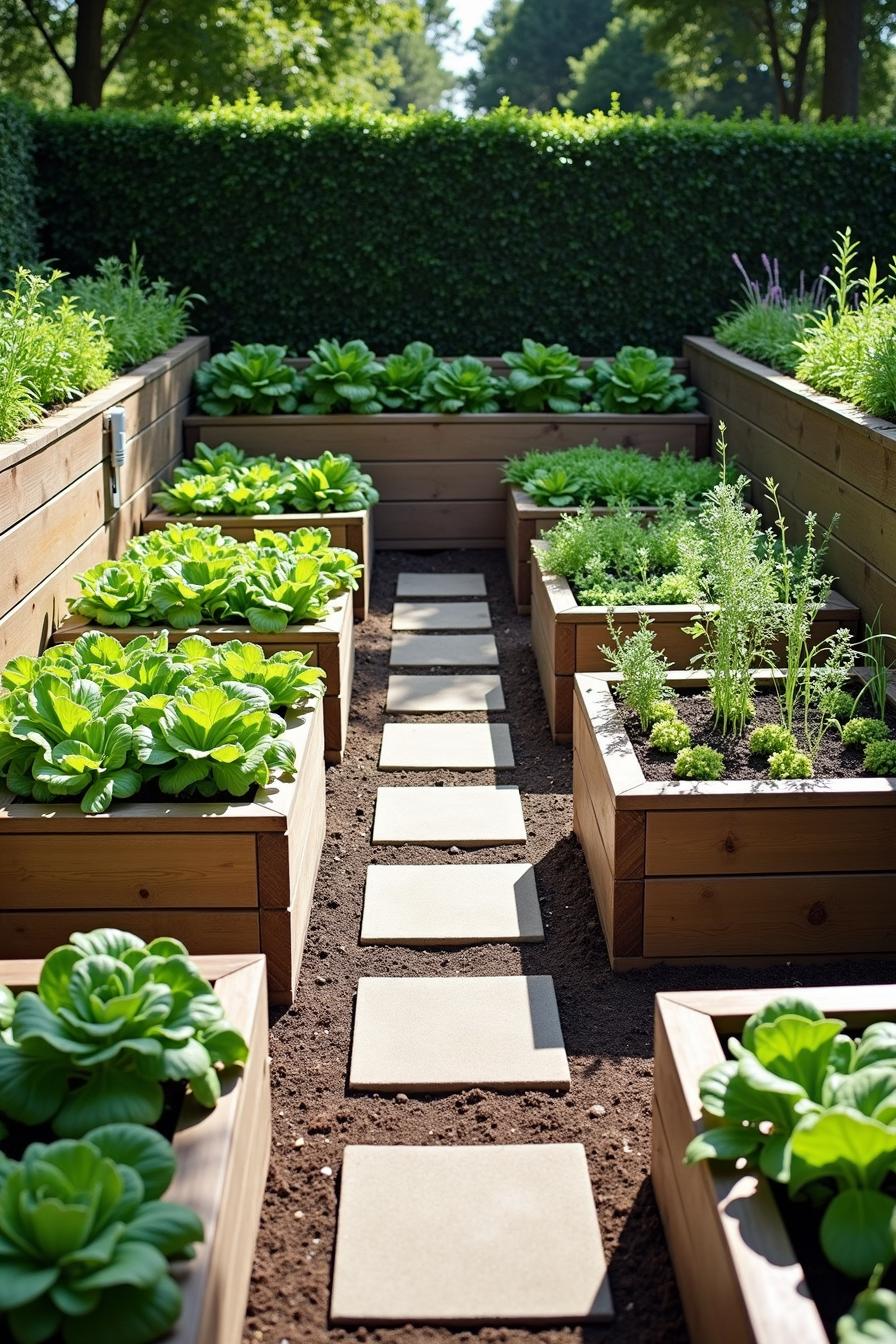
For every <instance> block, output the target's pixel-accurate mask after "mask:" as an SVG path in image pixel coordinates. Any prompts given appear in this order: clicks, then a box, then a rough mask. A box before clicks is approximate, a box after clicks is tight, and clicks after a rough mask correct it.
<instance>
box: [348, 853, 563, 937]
mask: <svg viewBox="0 0 896 1344" xmlns="http://www.w3.org/2000/svg"><path fill="white" fill-rule="evenodd" d="M543 941H544V927H543V925H542V922H541V909H540V907H539V904H538V891H537V889H536V886H535V869H534V868H533V867H532V865H531V863H471V864H467V865H466V866H465V867H461V866H460V865H459V864H455V863H451V864H444V865H439V866H434V865H430V864H422V863H420V864H418V863H409V864H405V865H402V866H401V867H399V866H397V865H391V864H372V865H371V866H370V867H369V868H368V869H367V883H366V886H365V889H364V915H363V917H362V920H361V942H362V944H367V943H386V944H397V945H399V946H402V947H414V946H423V947H432V946H435V947H438V946H441V945H448V944H455V943H456V944H464V943H540V942H543Z"/></svg>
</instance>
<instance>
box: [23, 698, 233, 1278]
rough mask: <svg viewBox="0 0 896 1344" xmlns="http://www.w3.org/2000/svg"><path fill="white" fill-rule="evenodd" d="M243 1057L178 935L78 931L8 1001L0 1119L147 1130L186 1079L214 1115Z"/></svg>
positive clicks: (67, 1132) (60, 1128) (66, 1130)
mask: <svg viewBox="0 0 896 1344" xmlns="http://www.w3.org/2000/svg"><path fill="white" fill-rule="evenodd" d="M172 703H176V702H172ZM247 1053H248V1050H247V1046H246V1042H245V1041H244V1040H243V1038H242V1036H241V1035H240V1033H239V1032H238V1031H237V1030H236V1029H235V1028H234V1027H233V1026H231V1024H230V1023H229V1022H228V1021H227V1019H226V1017H225V1015H224V1009H223V1007H222V1005H221V1001H220V999H219V998H218V996H217V995H216V994H215V992H214V990H213V989H212V987H211V985H210V984H209V983H208V981H206V980H205V979H203V977H202V976H201V975H200V974H199V971H198V970H197V969H196V966H195V965H194V963H193V962H192V961H191V960H190V958H189V955H188V953H187V949H186V948H185V947H184V945H183V943H180V942H178V941H177V939H176V938H156V939H154V940H153V941H152V942H150V943H144V942H143V940H142V939H140V938H138V937H136V935H134V934H132V933H125V932H123V931H121V930H120V929H97V930H95V931H94V932H92V933H74V934H72V936H71V942H69V943H67V944H65V945H64V946H62V947H57V948H55V949H54V951H52V952H51V953H50V954H49V956H47V957H46V958H45V959H44V962H43V965H42V967H41V973H40V978H39V980H38V983H37V989H36V991H31V990H26V991H24V992H23V993H21V994H19V995H18V996H17V997H16V999H15V1001H14V1011H13V1015H12V1020H11V1024H10V1026H9V1028H8V1030H7V1031H6V1032H5V1033H4V1036H3V1039H0V1114H3V1115H5V1116H6V1117H8V1118H9V1119H11V1120H14V1121H16V1122H17V1123H18V1124H21V1125H25V1126H28V1127H34V1126H36V1125H44V1124H50V1125H51V1126H52V1128H53V1130H54V1132H55V1133H56V1134H59V1135H61V1136H62V1137H64V1138H80V1137H81V1136H82V1135H83V1134H86V1133H87V1131H88V1130H90V1129H93V1128H94V1127H95V1126H97V1125H104V1124H111V1123H118V1122H127V1123H129V1124H138V1125H153V1124H155V1123H156V1121H157V1120H158V1119H159V1117H160V1116H161V1114H162V1107H163V1103H164V1093H163V1090H162V1084H163V1083H164V1082H168V1081H182V1082H185V1083H186V1084H187V1086H188V1087H189V1088H190V1091H191V1092H192V1094H193V1096H194V1097H195V1098H196V1100H197V1101H198V1102H199V1103H200V1105H202V1106H205V1107H214V1106H215V1104H216V1103H217V1100H218V1097H219V1096H220V1091H221V1087H220V1078H219V1069H220V1068H222V1067H225V1066H229V1065H233V1064H240V1063H242V1062H243V1061H244V1060H245V1059H246V1057H247ZM0 1259H2V1253H0Z"/></svg>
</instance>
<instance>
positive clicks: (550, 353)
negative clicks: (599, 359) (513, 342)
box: [504, 340, 591, 415]
mask: <svg viewBox="0 0 896 1344" xmlns="http://www.w3.org/2000/svg"><path fill="white" fill-rule="evenodd" d="M504 362H505V364H507V366H508V367H509V369H510V376H509V377H508V379H507V384H508V400H509V401H510V405H511V407H512V408H513V410H515V411H529V412H532V411H545V410H547V411H554V412H555V413H556V414H557V415H572V414H574V413H575V412H576V411H578V410H580V409H581V404H582V398H583V397H584V395H585V393H586V392H589V391H590V389H591V380H590V378H589V377H588V375H587V374H586V373H584V372H582V370H581V360H580V359H579V357H578V355H573V354H570V352H569V350H568V349H567V347H566V346H565V345H542V344H541V343H540V342H539V341H530V340H524V341H523V348H522V350H521V351H514V350H508V351H506V352H505V354H504Z"/></svg>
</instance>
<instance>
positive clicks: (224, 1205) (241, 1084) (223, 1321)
mask: <svg viewBox="0 0 896 1344" xmlns="http://www.w3.org/2000/svg"><path fill="white" fill-rule="evenodd" d="M81 927H83V925H82V924H81V921H80V917H79V916H78V915H77V914H75V913H72V914H71V915H69V916H68V917H67V925H66V929H67V931H66V935H65V937H64V938H62V939H60V941H62V942H67V941H68V934H69V933H71V932H72V931H73V930H74V929H75V928H81ZM125 927H128V926H127V925H125ZM167 931H168V932H170V930H167ZM7 946H8V944H7ZM192 959H193V961H194V962H195V963H196V965H197V967H198V969H199V971H200V973H201V974H202V975H203V976H204V977H205V978H206V979H207V980H209V981H211V983H212V984H213V985H214V988H215V991H216V993H217V995H218V997H219V998H220V1000H221V1002H222V1004H223V1005H224V1012H225V1013H226V1015H227V1017H228V1019H229V1020H230V1021H231V1022H232V1023H233V1025H234V1026H235V1027H236V1029H237V1030H238V1031H239V1032H241V1033H242V1035H243V1036H244V1037H245V1039H246V1041H247V1042H248V1045H249V1058H248V1059H247V1061H246V1063H245V1065H244V1067H243V1068H241V1069H231V1070H228V1071H227V1072H226V1073H224V1074H223V1075H222V1078H221V1084H222V1086H221V1099H220V1101H219V1102H218V1104H217V1106H216V1107H215V1109H214V1110H213V1111H206V1110H203V1109H202V1108H201V1107H199V1106H196V1105H195V1104H194V1103H192V1102H191V1101H190V1100H189V1099H188V1100H187V1101H186V1103H185V1104H184V1106H183V1107H182V1110H181V1115H180V1118H179V1121H178V1125H177V1130H176V1132H175V1134H174V1139H173V1144H174V1151H175V1155H176V1157H177V1172H176V1174H175V1177H174V1180H173V1181H172V1182H171V1185H170V1187H169V1188H168V1190H167V1192H166V1195H165V1198H166V1199H168V1200H171V1201H173V1202H175V1203H181V1204H186V1205H188V1206H189V1207H190V1208H191V1209H193V1210H194V1211H195V1212H196V1213H197V1214H198V1215H199V1217H200V1218H201V1219H202V1225H203V1227H204V1229H205V1240H204V1241H202V1242H200V1243H199V1244H198V1245H197V1247H196V1258H195V1260H190V1261H187V1262H182V1263H175V1264H173V1265H172V1267H171V1268H172V1273H173V1274H174V1276H175V1278H176V1279H177V1281H178V1283H179V1284H180V1287H181V1291H182V1293H183V1310H182V1312H181V1316H180V1320H179V1321H178V1323H177V1325H176V1326H175V1327H174V1329H173V1330H172V1331H171V1332H170V1334H166V1336H165V1339H166V1340H167V1341H168V1344H240V1340H242V1338H243V1325H244V1321H245V1314H246V1299H247V1298H248V1295H249V1280H250V1277H251V1274H252V1261H253V1258H254V1254H255V1238H256V1233H257V1229H258V1220H259V1217H260V1215H261V1205H262V1198H263V1196H264V1187H265V1180H266V1178H267V1170H268V1161H269V1159H270V1151H271V1089H270V1076H269V1068H268V1006H267V994H266V991H265V965H264V957H261V956H258V955H240V956H215V957H202V956H200V957H193V958H192ZM40 968H41V963H40V961H39V960H29V961H18V960H17V961H0V984H4V985H9V987H10V988H11V989H13V990H14V991H19V990H23V989H32V988H33V987H34V986H35V985H36V984H37V979H38V976H39V974H40Z"/></svg>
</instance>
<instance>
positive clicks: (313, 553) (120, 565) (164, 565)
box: [69, 524, 362, 631]
mask: <svg viewBox="0 0 896 1344" xmlns="http://www.w3.org/2000/svg"><path fill="white" fill-rule="evenodd" d="M361 572H362V566H361V565H360V564H359V563H358V558H357V556H356V555H355V553H354V551H348V550H345V549H344V548H343V547H338V546H331V545H330V533H329V532H328V531H327V529H326V528H324V527H319V528H297V529H296V530H295V531H294V532H270V531H267V530H263V529H262V530H257V531H256V533H255V540H254V541H248V542H240V541H237V540H235V538H233V537H227V536H223V535H222V534H221V529H220V528H219V527H205V526H202V527H195V526H191V525H190V524H172V525H171V526H169V527H166V528H160V529H159V530H157V531H154V532H150V533H148V534H147V535H146V536H142V537H134V538H133V539H132V540H131V541H130V542H129V544H128V545H127V547H126V548H125V552H124V555H123V557H122V559H121V560H106V561H102V562H101V563H100V564H98V565H94V567H93V568H92V569H90V570H88V571H87V572H86V573H85V574H79V575H77V576H76V582H77V583H78V585H79V586H80V588H81V596H80V597H78V598H75V599H74V600H73V601H72V602H70V604H69V606H70V608H71V610H72V612H74V613H76V614H77V615H79V616H86V617H88V618H89V619H90V620H93V621H96V622H97V623H98V624H99V625H114V626H118V627H122V628H123V627H126V626H129V625H133V624H141V625H156V624H164V625H168V626H171V627H173V628H174V629H175V630H187V629H189V628H190V627H191V626H194V625H199V624H201V623H202V622H208V621H212V622H224V621H235V622H245V623H247V624H248V625H249V627H250V628H251V629H253V630H260V631H277V630H283V629H285V628H286V626H288V625H299V624H301V623H302V622H303V621H317V620H320V619H321V618H322V617H324V616H326V614H327V610H328V603H329V601H330V600H331V598H333V597H336V596H337V595H338V594H339V593H341V592H344V591H346V590H347V589H354V588H357V586H358V579H359V576H360V574H361Z"/></svg>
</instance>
